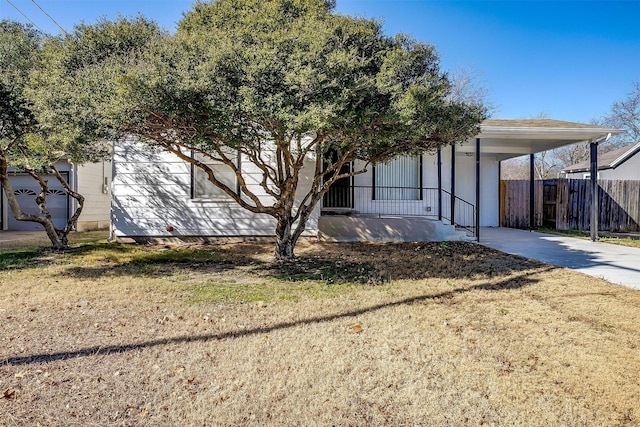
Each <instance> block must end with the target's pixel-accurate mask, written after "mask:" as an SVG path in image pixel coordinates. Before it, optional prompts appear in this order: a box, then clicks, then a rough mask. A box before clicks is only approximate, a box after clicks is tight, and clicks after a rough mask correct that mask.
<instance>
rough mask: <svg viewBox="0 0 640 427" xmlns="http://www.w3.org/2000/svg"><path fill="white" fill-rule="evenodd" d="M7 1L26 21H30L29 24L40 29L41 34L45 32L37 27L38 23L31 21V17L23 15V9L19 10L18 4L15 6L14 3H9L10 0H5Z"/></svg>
mask: <svg viewBox="0 0 640 427" xmlns="http://www.w3.org/2000/svg"><path fill="white" fill-rule="evenodd" d="M7 3H9V4H10V5H11V6H12V7H13V8H14V9H15V10H17V11H18V13H19V14H20V15H22V16H24V17H25V18H26V20H27V21H29V22H31V24H32V25H33V26H34V27H36V28H37V29H38V30H40V32H41V33H42V34H46V33H45V32H44V31H43V30H42V28H40V27H38V25H37V24H36V23H35V22H33V21H32V20H31V18H29V17H28V16H27V15H25V14H24V12H23V11H21V10H20V9H18V6H16V5H15V4H13V3H11V1H10V0H7Z"/></svg>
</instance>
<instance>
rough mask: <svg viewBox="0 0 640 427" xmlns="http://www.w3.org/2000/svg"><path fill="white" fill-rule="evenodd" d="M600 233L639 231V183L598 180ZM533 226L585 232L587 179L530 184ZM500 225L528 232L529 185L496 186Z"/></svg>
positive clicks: (588, 216) (588, 205) (588, 194)
mask: <svg viewBox="0 0 640 427" xmlns="http://www.w3.org/2000/svg"><path fill="white" fill-rule="evenodd" d="M598 186H599V191H598V204H599V218H598V223H599V226H598V229H599V230H602V231H612V232H627V231H640V181H612V180H598ZM534 191H535V200H534V214H535V217H534V220H535V221H534V226H535V227H541V226H543V225H544V226H546V227H550V228H556V229H558V230H567V229H574V230H589V227H590V223H591V185H590V181H589V180H588V179H553V180H544V181H534ZM500 224H501V226H503V227H511V228H529V181H526V180H525V181H520V180H518V181H512V180H509V181H501V182H500Z"/></svg>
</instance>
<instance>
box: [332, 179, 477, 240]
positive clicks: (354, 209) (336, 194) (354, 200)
mask: <svg viewBox="0 0 640 427" xmlns="http://www.w3.org/2000/svg"><path fill="white" fill-rule="evenodd" d="M452 208H453V216H454V217H455V218H453V220H452V212H451V211H452ZM322 213H323V214H324V215H331V214H334V215H344V214H351V213H353V214H363V215H372V216H378V217H382V216H419V217H428V218H433V219H438V220H446V221H447V222H449V223H450V224H453V225H455V226H457V227H461V228H463V229H465V230H467V231H468V232H469V233H470V234H471V235H475V234H476V227H475V225H476V224H475V219H476V215H475V206H474V205H473V204H471V203H469V202H467V201H465V200H463V199H461V198H459V197H457V196H456V197H455V198H454V204H453V206H452V204H451V193H449V192H448V191H446V190H442V191H440V190H438V189H437V188H410V187H380V186H375V187H374V186H348V187H347V186H345V187H337V186H333V187H331V189H330V191H329V192H328V193H327V194H326V195H325V197H324V199H323V206H322Z"/></svg>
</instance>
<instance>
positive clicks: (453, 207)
mask: <svg viewBox="0 0 640 427" xmlns="http://www.w3.org/2000/svg"><path fill="white" fill-rule="evenodd" d="M451 225H453V226H455V225H456V145H455V144H451Z"/></svg>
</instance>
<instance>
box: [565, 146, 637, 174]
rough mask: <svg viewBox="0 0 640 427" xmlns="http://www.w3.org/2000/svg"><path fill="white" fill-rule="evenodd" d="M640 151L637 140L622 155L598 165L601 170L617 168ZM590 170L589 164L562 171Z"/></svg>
mask: <svg viewBox="0 0 640 427" xmlns="http://www.w3.org/2000/svg"><path fill="white" fill-rule="evenodd" d="M638 151H640V142H636V143H635V144H634V145H632V146H631V147H630V148H629V149H628V150H627V151H625V152H624V153H622V154H621V155H619V156H618V157H616V158H615V159H614V160H613V161H611V162H609V163H607V164H599V165H598V170H599V171H601V170H607V169H615V168H617V167H618V166H619V165H620V164H621V163H624V162H625V161H626V160H627V159H628V158H629V157H631V156H633V155H634V154H635V153H637V152H638ZM581 163H582V162H581ZM589 170H590V167H589V166H583V167H580V168H575V169H569V168H565V169H562V170H561V171H560V172H562V173H565V174H566V173H576V172H587V171H589Z"/></svg>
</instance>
